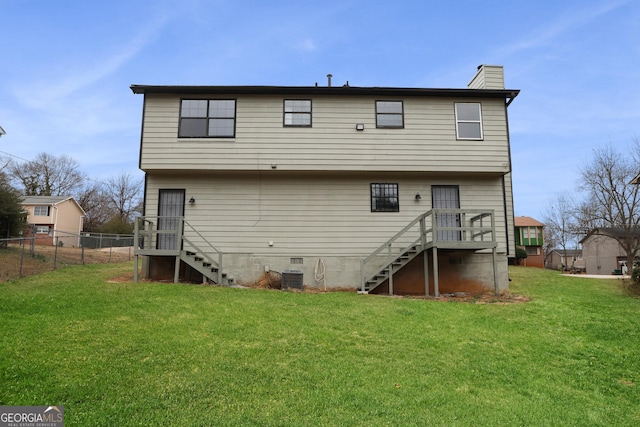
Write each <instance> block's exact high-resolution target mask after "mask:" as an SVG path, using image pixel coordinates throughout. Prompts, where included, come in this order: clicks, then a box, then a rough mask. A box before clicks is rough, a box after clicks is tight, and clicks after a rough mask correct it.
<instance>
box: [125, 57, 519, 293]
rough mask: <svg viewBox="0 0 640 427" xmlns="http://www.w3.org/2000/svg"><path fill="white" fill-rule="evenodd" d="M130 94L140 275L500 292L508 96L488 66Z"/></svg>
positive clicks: (508, 235)
mask: <svg viewBox="0 0 640 427" xmlns="http://www.w3.org/2000/svg"><path fill="white" fill-rule="evenodd" d="M328 77H329V76H328ZM131 89H132V91H133V92H134V93H135V94H142V95H144V106H143V118H142V136H141V147H140V168H141V169H142V170H143V171H144V172H145V190H144V191H145V195H144V200H145V204H144V216H143V217H142V218H140V219H139V220H138V221H137V224H136V234H137V238H138V240H136V241H139V242H140V244H141V246H140V248H138V249H137V250H136V251H135V254H136V257H139V256H142V257H143V261H144V269H143V274H144V275H145V276H147V277H152V278H161V277H164V278H171V277H173V279H174V281H178V279H185V280H188V279H194V280H203V276H205V277H206V278H208V279H209V280H211V281H213V282H215V283H227V282H230V281H235V282H237V283H253V282H255V281H257V280H258V279H259V278H260V277H261V276H263V275H265V274H267V273H269V272H279V273H282V274H283V281H285V279H286V280H291V281H293V282H296V283H297V282H298V281H300V282H304V284H305V285H307V286H315V287H323V286H327V287H351V288H358V289H360V290H361V291H370V292H385V293H386V292H389V293H395V294H420V293H422V294H424V293H425V289H428V291H429V293H430V294H432V295H433V294H436V295H438V294H439V293H440V292H449V291H456V290H460V291H465V290H466V291H478V290H482V289H484V288H488V289H492V290H500V289H505V288H507V287H508V271H507V257H509V256H513V255H514V252H515V245H514V240H513V233H512V230H513V197H512V184H511V158H510V151H509V150H510V148H509V144H510V142H509V133H508V126H507V107H508V105H509V104H510V103H511V101H513V99H514V98H515V97H516V96H517V95H518V91H517V90H505V89H504V80H503V70H502V67H500V66H480V67H478V71H477V74H476V75H475V77H474V78H473V79H472V81H471V82H470V83H469V86H468V88H466V89H425V88H393V87H354V86H350V85H349V84H348V83H347V84H345V85H343V86H331V80H330V77H329V83H328V85H327V86H318V85H317V84H316V86H304V87H300V86H144V85H132V86H131ZM434 218H435V219H434ZM136 278H137V271H136ZM390 279H391V280H390ZM425 283H427V284H428V288H426V287H425Z"/></svg>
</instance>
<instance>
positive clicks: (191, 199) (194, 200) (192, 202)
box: [189, 197, 196, 205]
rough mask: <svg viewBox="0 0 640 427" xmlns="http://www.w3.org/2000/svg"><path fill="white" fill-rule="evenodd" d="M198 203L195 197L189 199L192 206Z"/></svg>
mask: <svg viewBox="0 0 640 427" xmlns="http://www.w3.org/2000/svg"><path fill="white" fill-rule="evenodd" d="M195 202H196V199H194V198H193V197H192V198H190V199H189V204H190V205H192V204H194V203H195Z"/></svg>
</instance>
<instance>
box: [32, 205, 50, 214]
mask: <svg viewBox="0 0 640 427" xmlns="http://www.w3.org/2000/svg"><path fill="white" fill-rule="evenodd" d="M33 216H49V206H34V207H33Z"/></svg>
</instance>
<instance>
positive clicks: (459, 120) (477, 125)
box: [456, 102, 483, 139]
mask: <svg viewBox="0 0 640 427" xmlns="http://www.w3.org/2000/svg"><path fill="white" fill-rule="evenodd" d="M456 137H457V138H458V139H482V138H483V134H482V107H481V105H480V103H478V102H461V103H456Z"/></svg>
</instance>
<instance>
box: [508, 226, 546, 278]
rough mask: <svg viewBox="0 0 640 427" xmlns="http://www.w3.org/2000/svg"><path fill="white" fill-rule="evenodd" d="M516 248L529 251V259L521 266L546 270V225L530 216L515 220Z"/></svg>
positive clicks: (522, 262) (523, 261)
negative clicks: (543, 248)
mask: <svg viewBox="0 0 640 427" xmlns="http://www.w3.org/2000/svg"><path fill="white" fill-rule="evenodd" d="M515 234H516V236H515V237H516V246H520V247H522V248H524V249H525V250H526V251H527V257H526V258H525V259H523V260H522V261H521V263H520V265H526V266H528V267H539V268H544V254H543V251H542V246H543V245H544V224H543V223H541V222H540V221H538V220H535V219H533V218H531V217H529V216H517V217H516V218H515Z"/></svg>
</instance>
